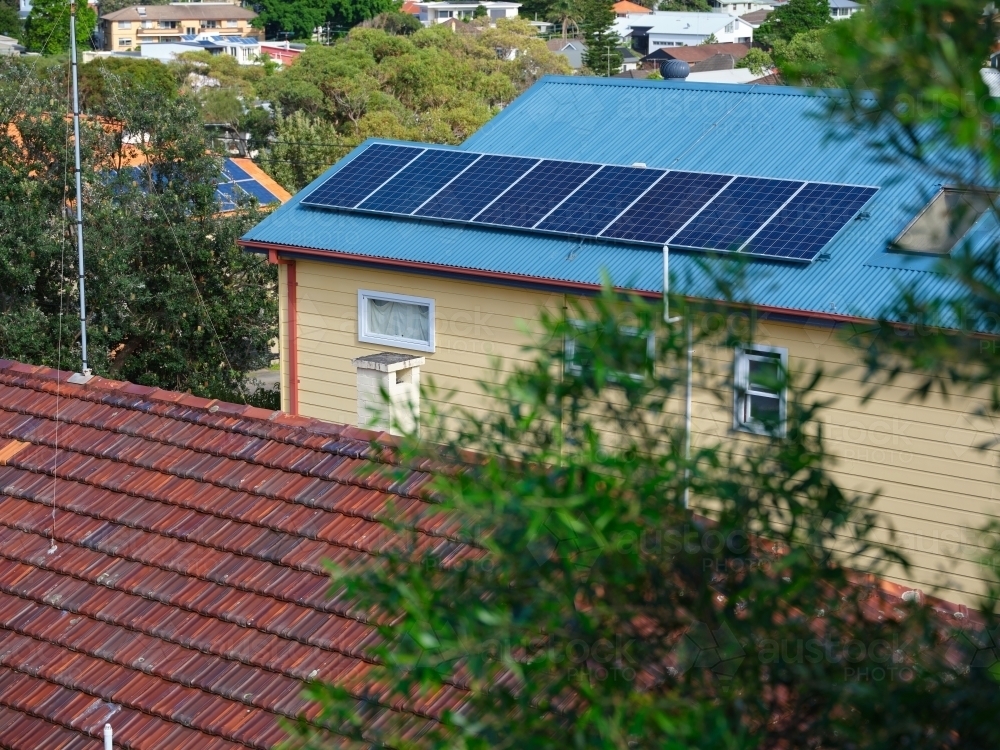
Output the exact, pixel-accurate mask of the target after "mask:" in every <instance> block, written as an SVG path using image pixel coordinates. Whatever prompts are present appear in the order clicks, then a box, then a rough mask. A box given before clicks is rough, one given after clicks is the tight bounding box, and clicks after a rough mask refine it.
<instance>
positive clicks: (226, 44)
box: [139, 34, 261, 65]
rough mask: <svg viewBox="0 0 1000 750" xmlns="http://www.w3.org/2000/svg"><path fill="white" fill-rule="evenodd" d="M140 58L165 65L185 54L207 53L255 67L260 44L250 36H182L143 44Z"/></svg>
mask: <svg viewBox="0 0 1000 750" xmlns="http://www.w3.org/2000/svg"><path fill="white" fill-rule="evenodd" d="M139 49H140V50H141V53H142V56H143V57H147V58H152V59H153V60H159V61H160V62H163V63H166V62H170V61H171V60H175V59H176V58H177V56H178V55H183V54H184V53H185V52H208V53H209V54H212V55H229V56H230V57H235V58H236V62H238V63H239V64H240V65H257V64H259V58H260V51H261V50H260V43H259V42H258V41H257V40H256V39H255V38H254V37H252V36H246V37H244V36H215V35H212V34H197V35H187V34H185V35H183V36H181V38H180V41H178V42H145V43H143V45H142V46H141V47H140V48H139Z"/></svg>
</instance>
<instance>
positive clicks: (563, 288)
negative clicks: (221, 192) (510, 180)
mask: <svg viewBox="0 0 1000 750" xmlns="http://www.w3.org/2000/svg"><path fill="white" fill-rule="evenodd" d="M237 244H238V245H239V246H240V247H241V248H243V249H244V250H247V251H249V252H253V253H259V254H262V255H267V257H268V261H269V262H270V263H291V264H292V265H293V267H294V260H295V259H297V258H298V259H302V260H319V261H326V262H328V263H329V262H338V261H339V262H342V263H351V264H354V265H361V266H368V267H374V268H391V269H394V270H397V271H403V272H408V273H422V274H429V275H435V276H448V277H451V278H458V279H467V280H471V281H481V282H487V283H493V284H505V285H508V286H518V287H527V288H531V289H537V290H540V291H553V292H560V293H566V292H568V291H570V292H576V293H577V294H584V295H593V294H600V292H601V291H602V289H603V287H602V286H601V285H600V284H590V283H586V282H582V281H566V280H562V279H543V278H539V277H538V276H527V275H523V274H514V273H500V272H498V271H483V270H480V269H476V268H458V267H456V266H446V265H442V264H439V263H425V262H422V261H413V260H397V259H395V258H376V257H372V256H371V255H360V254H357V253H344V252H340V251H339V250H314V249H312V248H307V247H298V246H295V245H279V244H276V243H273V242H259V241H257V240H243V239H241V240H237ZM279 259H280V260H279ZM614 290H615V291H616V292H620V293H621V294H634V295H636V296H638V297H643V298H644V299H648V300H656V301H659V300H661V299H662V297H663V292H658V291H650V290H643V289H628V288H626V287H614ZM289 299H291V297H289ZM685 299H686V300H687V301H689V302H691V303H697V302H698V301H699V300H701V298H698V297H685ZM711 301H716V302H718V300H711ZM725 304H726V305H728V306H730V307H734V308H739V309H746V310H749V309H751V308H753V309H754V310H756V311H758V312H760V313H765V314H766V315H767V316H768V319H770V320H774V321H777V322H781V321H782V319H784V320H787V321H788V322H790V323H804V324H806V325H819V326H824V327H835V326H842V325H857V324H862V325H874V324H877V323H878V321H877V320H875V319H874V318H859V317H855V316H853V315H842V314H838V313H827V312H814V311H812V310H796V309H794V308H788V307H773V306H769V305H754V304H748V303H745V302H726V303H725ZM289 317H291V314H290V315H289Z"/></svg>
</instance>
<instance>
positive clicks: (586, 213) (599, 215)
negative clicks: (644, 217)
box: [535, 167, 663, 236]
mask: <svg viewBox="0 0 1000 750" xmlns="http://www.w3.org/2000/svg"><path fill="white" fill-rule="evenodd" d="M662 174H663V170H660V169H643V168H641V167H604V168H602V169H601V171H600V172H598V173H597V174H595V175H594V176H593V177H592V178H591V179H590V180H589V181H588V182H586V183H585V184H584V185H583V187H581V188H580V189H579V190H577V191H576V192H575V193H573V195H571V196H570V197H569V198H567V199H566V201H565V202H564V203H563V204H562V205H561V206H559V208H557V209H556V210H555V211H553V212H552V213H551V214H549V216H548V218H546V219H545V220H544V221H542V222H541V223H540V224H538V225H537V226H536V227H535V228H536V229H544V230H547V231H550V232H566V233H568V234H585V235H592V236H593V235H596V234H597V233H598V232H600V231H601V230H602V229H604V227H606V226H607V225H608V224H610V223H611V221H612V220H613V219H614V218H615V217H616V216H617V215H618V214H620V213H621V212H622V211H624V210H625V209H626V208H628V206H629V204H630V203H631V202H632V201H634V200H635V199H636V198H638V197H639V196H640V195H642V192H643V191H644V190H645V189H646V188H648V187H649V186H650V185H651V184H652V183H653V182H654V181H655V180H656V178H657V177H659V176H660V175H662Z"/></svg>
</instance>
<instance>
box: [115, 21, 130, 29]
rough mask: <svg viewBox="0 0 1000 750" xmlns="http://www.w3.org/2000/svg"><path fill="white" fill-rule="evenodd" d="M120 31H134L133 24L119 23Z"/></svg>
mask: <svg viewBox="0 0 1000 750" xmlns="http://www.w3.org/2000/svg"><path fill="white" fill-rule="evenodd" d="M118 30H119V31H131V30H132V22H131V21H118Z"/></svg>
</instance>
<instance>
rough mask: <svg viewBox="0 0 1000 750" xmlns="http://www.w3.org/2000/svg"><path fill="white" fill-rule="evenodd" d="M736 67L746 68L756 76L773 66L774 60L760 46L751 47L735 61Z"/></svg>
mask: <svg viewBox="0 0 1000 750" xmlns="http://www.w3.org/2000/svg"><path fill="white" fill-rule="evenodd" d="M736 67H737V68H746V69H747V70H749V71H750V72H751V73H753V74H754V75H756V76H761V75H764V74H765V73H767V72H768V71H769V70H771V68H773V67H774V60H772V59H771V56H770V55H769V54H767V53H766V52H765V51H764V50H762V49H760V47H751V48H750V51H749V52H747V54H746V57H744V58H743V59H742V60H737V61H736Z"/></svg>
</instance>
